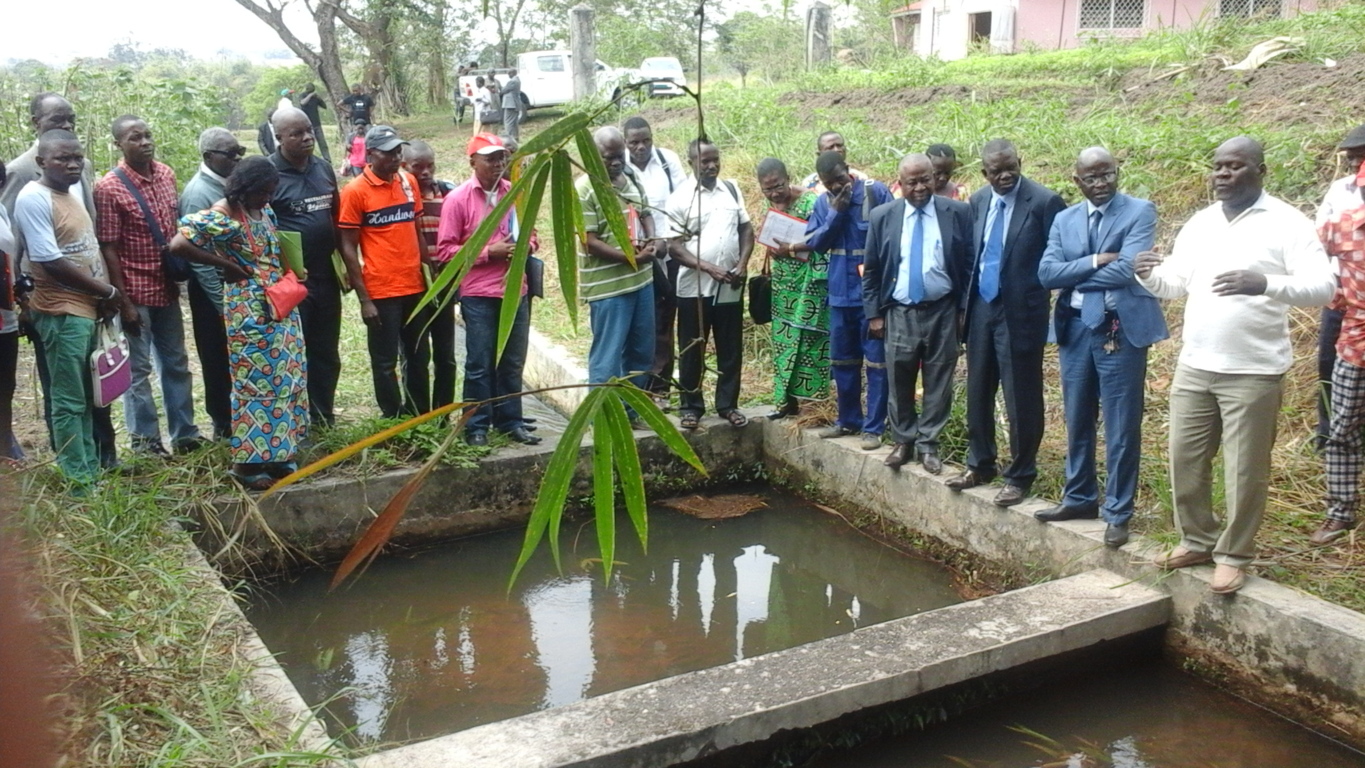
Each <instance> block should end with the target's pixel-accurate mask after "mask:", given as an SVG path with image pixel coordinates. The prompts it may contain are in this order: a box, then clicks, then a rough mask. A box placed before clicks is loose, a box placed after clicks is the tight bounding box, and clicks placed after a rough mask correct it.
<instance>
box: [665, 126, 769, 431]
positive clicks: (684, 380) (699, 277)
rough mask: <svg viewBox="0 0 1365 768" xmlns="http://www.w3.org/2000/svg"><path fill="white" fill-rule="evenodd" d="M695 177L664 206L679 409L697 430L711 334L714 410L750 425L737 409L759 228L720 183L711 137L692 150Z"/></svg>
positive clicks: (734, 190) (735, 193)
mask: <svg viewBox="0 0 1365 768" xmlns="http://www.w3.org/2000/svg"><path fill="white" fill-rule="evenodd" d="M687 159H688V160H689V161H690V162H691V163H692V172H693V177H692V178H690V179H688V180H687V181H686V182H685V183H684V184H683V185H682V186H680V187H678V188H677V189H676V190H674V192H673V194H672V195H671V196H670V197H669V198H668V205H667V206H666V207H665V210H664V212H665V214H666V216H665V221H666V224H665V226H666V227H667V228H668V231H669V232H671V233H672V235H673V240H672V242H671V243H670V244H669V254H670V255H671V256H672V257H673V258H674V259H677V260H678V263H679V264H680V265H681V267H680V269H679V270H678V358H679V361H678V362H679V365H678V368H679V375H678V384H679V387H680V388H681V390H682V401H681V405H680V406H679V408H678V412H679V417H680V423H681V426H682V427H683V429H696V428H697V425H698V423H699V422H700V419H701V415H702V413H703V412H704V411H705V409H706V408H705V402H704V400H703V398H702V393H701V378H702V371H703V362H704V360H705V354H706V339H707V336H708V335H710V336H712V337H713V338H714V339H715V343H716V367H717V368H718V369H719V370H718V374H717V376H716V412H717V413H718V414H719V415H720V417H721V418H723V419H725V420H727V421H729V422H730V424H731V425H732V426H735V427H742V426H744V425H745V424H747V423H749V420H748V419H746V418H745V417H744V414H743V413H740V411H739V376H740V370H741V367H742V366H743V362H744V354H743V353H744V350H743V343H744V337H743V330H744V302H743V300H742V299H743V290H744V276H745V274H746V273H747V271H748V267H749V255H750V254H751V253H753V250H754V228H753V225H752V224H750V223H749V214H748V212H747V211H745V210H744V200H743V198H742V197H741V196H740V194H739V187H738V186H737V185H736V184H735V182H734V181H733V180H731V179H726V180H724V181H721V180H720V150H719V149H718V148H717V147H716V146H715V145H714V144H712V143H710V142H709V141H705V140H702V139H697V140H694V141H693V142H692V143H691V144H689V145H688V147H687Z"/></svg>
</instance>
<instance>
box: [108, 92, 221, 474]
mask: <svg viewBox="0 0 1365 768" xmlns="http://www.w3.org/2000/svg"><path fill="white" fill-rule="evenodd" d="M110 129H111V130H112V131H113V134H114V143H115V144H117V145H118V148H119V151H120V152H122V153H123V158H122V159H121V160H119V163H118V165H117V166H115V167H114V169H113V170H112V171H110V172H109V173H107V174H105V176H104V178H102V179H100V180H99V181H98V182H96V183H95V213H96V216H95V235H96V237H98V238H99V243H100V251H101V252H102V253H103V254H104V261H105V264H106V266H107V267H108V270H109V278H110V282H112V283H113V284H114V286H115V287H116V288H118V292H119V294H120V295H122V296H123V306H122V310H121V314H122V316H123V328H124V330H125V331H127V332H128V349H129V356H130V357H131V359H132V367H133V383H132V387H131V388H129V390H128V392H127V394H125V395H124V396H123V410H124V415H125V416H126V418H127V420H128V432H129V433H130V434H131V435H132V443H133V450H134V451H135V452H141V453H150V454H155V455H162V456H164V455H166V449H165V447H164V446H163V445H162V444H161V423H160V421H159V419H158V417H157V413H156V401H155V400H153V399H152V382H151V376H152V355H153V354H154V353H155V355H156V363H157V368H158V369H160V371H161V400H162V403H163V404H164V405H165V408H166V426H167V428H168V429H169V430H170V433H171V442H172V445H173V447H174V448H175V449H176V451H177V452H180V451H187V450H192V449H194V448H196V447H198V446H199V445H200V444H201V443H202V442H203V438H202V437H200V435H199V428H198V427H196V426H195V425H194V384H193V382H192V381H191V379H190V361H189V356H188V355H186V354H185V321H184V319H183V318H182V317H181V315H180V300H179V297H180V294H179V291H178V290H177V288H176V284H175V282H173V281H172V280H171V279H170V277H168V276H167V274H166V269H165V264H164V262H163V259H162V253H163V251H165V250H166V245H167V243H169V242H170V241H171V238H173V237H175V231H176V230H175V227H176V224H177V223H178V222H179V217H178V216H177V215H176V209H177V207H178V206H179V203H180V200H179V195H178V194H177V192H176V189H175V171H172V170H171V168H170V166H168V165H165V164H164V163H159V162H157V161H156V159H155V158H156V142H154V141H153V140H152V130H151V129H150V128H148V127H147V123H145V122H143V120H142V118H140V117H135V116H133V115H123V116H122V117H118V118H115V119H114V122H113V124H112V125H111V126H110Z"/></svg>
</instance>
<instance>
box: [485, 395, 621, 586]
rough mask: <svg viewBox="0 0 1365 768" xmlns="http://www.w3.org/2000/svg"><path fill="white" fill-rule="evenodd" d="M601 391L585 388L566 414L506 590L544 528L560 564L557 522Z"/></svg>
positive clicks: (552, 551) (537, 541)
mask: <svg viewBox="0 0 1365 768" xmlns="http://www.w3.org/2000/svg"><path fill="white" fill-rule="evenodd" d="M604 393H605V389H604V388H603V387H593V388H592V389H591V390H589V391H588V396H587V397H585V398H583V404H582V405H580V406H578V409H577V410H575V411H574V412H573V416H571V417H569V423H568V425H567V426H565V427H564V434H562V435H560V437H559V444H558V445H557V446H555V452H554V453H553V454H551V455H550V463H549V464H548V465H546V467H545V475H544V476H543V477H541V479H540V489H539V490H538V491H537V492H536V505H535V507H534V508H532V509H531V519H530V520H529V521H528V522H527V523H526V537H525V538H524V539H523V540H522V543H521V554H519V555H518V556H517V564H516V566H515V567H514V568H513V569H512V578H511V579H509V580H508V582H507V589H508V590H509V591H510V590H511V589H512V585H513V584H514V583H516V580H517V575H518V574H520V573H521V569H522V568H523V567H525V565H526V563H527V561H529V560H530V559H531V555H532V554H533V553H534V552H535V551H536V547H537V546H539V544H540V540H541V539H542V538H544V536H545V533H546V531H547V530H548V531H549V532H550V534H551V537H550V553H551V554H552V555H553V556H554V560H555V568H559V567H560V565H559V536H558V533H559V523H560V520H562V519H563V517H564V504H565V502H566V501H567V500H568V498H569V484H570V483H571V482H573V476H574V470H576V469H577V468H578V449H579V446H580V445H582V443H583V435H585V434H586V433H587V431H588V425H589V424H591V423H592V420H593V418H594V417H596V415H597V411H598V409H599V408H601V407H602V398H603V395H604Z"/></svg>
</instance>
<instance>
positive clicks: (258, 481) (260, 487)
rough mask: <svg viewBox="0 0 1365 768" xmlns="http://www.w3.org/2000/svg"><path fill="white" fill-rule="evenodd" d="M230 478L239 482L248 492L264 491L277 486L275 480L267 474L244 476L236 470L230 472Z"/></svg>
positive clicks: (259, 473)
mask: <svg viewBox="0 0 1365 768" xmlns="http://www.w3.org/2000/svg"><path fill="white" fill-rule="evenodd" d="M228 477H230V478H232V479H233V480H236V481H237V484H238V485H240V486H242V487H243V488H245V489H246V490H248V491H264V490H268V489H269V488H270V486H272V485H274V484H275V478H273V477H271V476H270V475H268V474H266V473H265V472H258V473H256V474H253V475H243V474H240V473H238V472H237V471H236V470H229V471H228Z"/></svg>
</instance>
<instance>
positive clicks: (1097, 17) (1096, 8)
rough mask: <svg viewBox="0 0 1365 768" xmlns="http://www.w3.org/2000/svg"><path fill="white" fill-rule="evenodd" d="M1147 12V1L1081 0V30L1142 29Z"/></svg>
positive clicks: (1221, 0) (1226, 0) (1249, 0)
mask: <svg viewBox="0 0 1365 768" xmlns="http://www.w3.org/2000/svg"><path fill="white" fill-rule="evenodd" d="M1236 1H1238V2H1256V0H1236ZM1220 2H1228V0H1220ZM1146 12H1147V3H1146V0H1081V18H1080V25H1079V26H1080V28H1081V29H1141V28H1142V18H1143V16H1145V15H1146Z"/></svg>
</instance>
